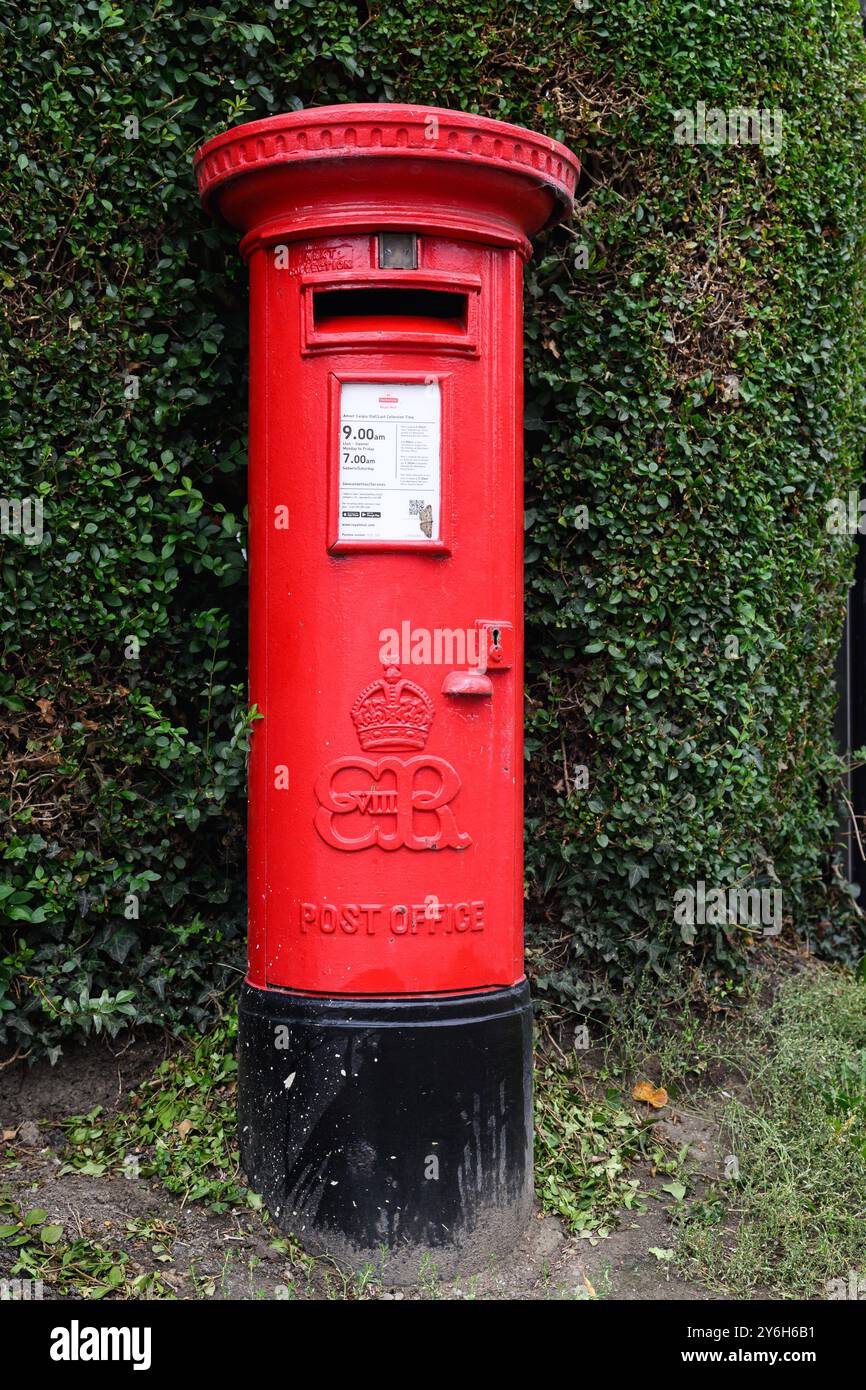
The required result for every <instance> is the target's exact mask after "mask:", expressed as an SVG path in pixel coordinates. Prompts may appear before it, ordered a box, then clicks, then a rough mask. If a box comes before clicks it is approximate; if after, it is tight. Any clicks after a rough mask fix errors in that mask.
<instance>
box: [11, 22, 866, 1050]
mask: <svg viewBox="0 0 866 1390" xmlns="http://www.w3.org/2000/svg"><path fill="white" fill-rule="evenodd" d="M0 39H2V48H3V70H4V72H5V74H6V80H5V82H4V83H3V85H2V88H0V112H2V115H0V120H2V129H3V133H4V152H5V155H6V163H5V167H4V170H3V173H2V175H0V178H2V200H0V218H2V223H3V230H2V232H0V240H2V245H3V260H2V265H3V268H2V271H0V278H2V282H3V288H4V301H5V304H6V315H5V330H4V341H3V357H4V361H3V373H2V382H0V393H2V399H3V407H4V408H3V418H2V438H3V456H2V477H0V496H2V497H5V498H19V499H20V498H25V497H30V498H37V497H38V498H41V499H42V500H43V505H44V536H43V538H42V541H41V543H40V544H39V545H34V544H30V543H28V540H27V538H26V537H23V536H20V535H18V536H15V535H9V536H4V537H2V538H0V544H2V547H3V550H2V595H3V605H2V613H0V628H2V642H3V652H4V659H3V666H2V675H0V720H2V729H3V739H4V742H3V767H4V775H3V780H2V786H0V796H2V811H3V815H4V820H5V830H4V839H3V849H2V853H3V855H4V868H5V874H4V876H3V878H4V885H3V886H2V887H0V898H2V902H0V911H2V912H3V913H4V915H5V920H4V921H3V924H2V937H0V1042H5V1043H6V1045H7V1046H8V1047H10V1048H11V1049H12V1050H13V1051H14V1050H16V1049H17V1050H19V1051H20V1053H21V1054H29V1055H30V1056H31V1057H35V1056H37V1055H39V1054H40V1053H42V1052H44V1051H45V1050H46V1049H47V1050H49V1051H50V1052H51V1053H52V1055H56V1050H57V1048H58V1047H59V1046H60V1045H61V1044H62V1041H63V1039H64V1038H66V1037H69V1036H72V1035H76V1034H80V1033H81V1032H82V1031H88V1030H91V1029H92V1028H94V1027H100V1028H101V1027H108V1028H110V1029H112V1030H113V1029H116V1028H118V1027H121V1026H124V1025H125V1024H126V1023H128V1022H129V1021H131V1020H133V1019H138V1020H142V1021H154V1020H160V1021H168V1022H170V1023H171V1022H174V1021H180V1020H189V1019H190V1018H191V1019H193V1020H196V1021H202V1020H204V1019H205V1018H206V1017H208V1016H209V1015H211V1014H212V1013H213V1012H214V1010H215V1009H216V1008H217V1007H218V1006H219V1000H220V996H221V995H222V994H223V993H224V992H225V990H226V988H227V986H230V985H231V984H232V983H233V982H234V981H235V980H236V979H237V975H236V973H235V972H236V969H237V966H238V964H239V947H240V944H241V941H242V937H243V911H244V908H243V898H244V893H243V882H244V870H243V850H244V819H243V794H244V762H245V749H246V746H247V738H248V732H249V729H248V723H247V718H246V693H245V671H244V647H245V639H244V631H245V620H246V619H245V609H244V605H245V580H244V570H245V564H244V552H243V546H244V520H243V516H244V512H243V509H244V496H245V476H244V470H245V425H246V399H245V370H246V352H247V339H246V300H245V284H244V271H243V268H242V266H241V264H240V263H239V260H238V257H237V255H236V249H235V238H234V236H233V235H232V234H230V233H228V232H224V231H221V230H219V229H216V228H214V227H213V226H211V225H209V224H208V223H207V222H206V221H205V219H204V218H203V216H202V215H201V213H200V211H199V208H198V203H197V197H196V193H195V188H194V183H193V178H192V172H191V157H192V153H193V151H194V149H195V148H196V147H197V146H198V145H199V144H200V143H201V142H202V141H203V140H204V139H205V138H207V137H208V136H210V135H212V134H214V133H216V132H217V131H218V130H219V129H221V128H223V127H224V126H225V125H226V124H233V123H235V122H237V121H240V120H247V119H254V118H257V117H260V116H264V115H267V114H271V113H273V112H277V111H280V110H285V109H287V108H293V107H300V106H302V105H315V104H319V105H321V104H327V103H332V102H337V101H356V100H371V99H372V100H385V101H391V100H396V101H399V100H412V101H418V102H429V103H431V104H437V105H448V106H454V107H462V108H465V109H467V110H473V111H481V112H485V113H487V114H489V115H493V116H499V117H502V118H505V119H508V120H512V121H516V122H518V123H525V124H527V125H530V126H532V127H534V128H536V129H542V130H545V131H547V132H548V133H550V134H552V135H555V136H559V137H560V138H563V139H565V140H566V141H567V142H568V143H570V144H571V145H572V146H573V147H574V148H575V149H576V150H577V151H578V152H579V153H580V155H581V156H582V158H583V160H584V161H585V176H584V180H583V184H582V186H581V200H580V205H579V210H578V214H577V216H576V218H575V220H574V222H573V224H572V227H571V229H570V230H569V229H562V230H559V231H556V232H554V233H552V234H551V235H550V236H549V237H548V238H547V240H545V241H543V242H542V243H541V244H540V245H539V247H538V254H537V257H536V260H535V262H534V264H533V266H532V268H531V269H530V271H529V273H528V277H527V286H526V294H527V311H528V317H527V364H526V365H527V455H526V460H527V461H526V473H527V503H528V515H527V582H528V597H527V619H528V638H529V667H528V681H529V688H528V729H527V734H528V742H527V756H528V769H527V770H528V779H529V780H528V804H527V810H528V825H529V832H530V833H529V836H528V864H527V874H528V888H527V891H528V910H529V921H530V928H531V931H530V961H531V964H532V968H533V971H534V974H535V977H536V982H537V985H538V987H539V988H540V990H541V991H542V993H543V994H544V995H545V996H546V997H548V998H550V999H553V1000H565V1001H571V1002H572V1003H576V1004H578V1005H580V1004H584V1003H586V1002H587V1001H588V1000H590V999H591V998H596V999H598V998H601V997H603V995H604V991H605V989H606V988H607V984H608V983H609V982H611V981H613V982H621V981H623V980H625V981H629V980H631V979H633V978H634V976H635V974H636V972H637V971H638V970H639V969H642V968H643V967H645V966H646V965H647V963H649V964H651V965H653V966H655V967H656V968H662V966H663V965H665V963H670V961H671V959H674V960H676V959H679V960H681V961H682V962H685V963H686V964H688V965H690V964H692V963H694V964H696V965H697V964H700V965H702V966H703V967H704V968H705V969H706V970H707V971H709V972H710V973H711V974H715V976H716V977H717V978H722V979H725V978H734V977H736V975H737V974H738V972H740V971H741V970H742V969H743V968H745V966H746V965H747V962H748V952H749V938H748V937H747V936H746V934H745V933H743V931H742V930H738V929H737V928H733V927H731V928H727V929H723V928H719V927H707V926H698V927H697V928H696V929H695V930H694V931H692V930H689V929H682V928H680V927H678V926H677V925H676V924H675V922H674V920H673V914H672V903H671V899H672V894H673V893H674V892H675V891H676V889H677V888H680V887H683V886H687V885H689V884H693V883H694V882H695V880H697V879H699V878H703V879H704V880H705V881H706V882H707V883H710V884H727V883H738V884H743V885H746V886H749V885H756V884H757V885H760V884H773V885H776V884H777V885H779V886H781V888H782V889H783V893H784V903H785V909H786V913H787V915H788V917H789V918H790V919H791V921H792V923H793V926H794V928H795V929H797V930H800V931H803V932H808V933H810V935H811V936H812V938H813V939H814V940H817V941H818V942H819V943H823V945H824V947H825V948H826V949H829V950H833V951H836V952H841V953H848V954H855V953H857V952H858V951H859V950H860V949H861V936H860V929H859V926H858V925H857V917H856V914H855V913H854V912H853V911H852V906H851V899H850V896H849V894H848V893H847V891H846V889H845V885H844V883H842V881H841V879H840V877H839V874H838V871H836V870H834V868H833V864H832V855H831V850H832V842H833V835H834V819H835V805H834V798H835V794H836V787H837V784H838V779H839V770H840V768H839V761H838V758H837V757H836V754H835V751H834V748H833V743H832V729H831V721H832V711H833V700H834V694H833V686H832V664H833V656H834V652H835V648H836V645H837V642H838V638H839V632H840V626H841V621H842V613H843V608H844V595H845V589H846V584H847V582H848V578H849V572H850V570H851V563H852V546H851V543H850V540H849V539H848V538H845V537H843V538H841V539H840V538H837V537H832V536H829V535H828V533H827V529H826V519H827V512H826V502H827V500H828V499H830V498H832V497H843V498H847V495H848V490H849V488H850V487H852V486H854V487H856V486H858V485H859V477H860V468H861V457H862V448H863V433H864V425H866V410H864V405H866V402H864V389H863V382H864V366H866V342H864V324H866V313H864V304H863V287H864V283H866V277H864V227H866V180H864V162H863V153H862V152H863V149H864V148H866V119H864V104H863V102H864V93H863V78H864V61H863V56H864V49H863V38H862V32H861V27H860V20H859V15H858V12H857V6H856V4H855V3H854V0H841V3H835V4H834V3H830V0H775V2H773V3H762V4H760V5H753V6H726V4H725V0H715V3H711V2H710V0H698V2H697V3H687V0H644V2H643V3H640V2H639V0H605V3H604V4H601V3H598V4H596V3H593V2H592V0H581V3H580V4H577V5H576V4H574V3H571V0H512V3H511V4H510V5H508V6H504V5H502V4H500V3H497V2H496V0H476V2H475V3H473V4H471V5H469V4H462V3H454V2H453V0H444V2H441V3H440V2H436V0H429V3H427V4H425V5H424V6H422V7H418V6H417V5H412V4H406V3H403V4H394V3H385V2H384V0H383V3H379V4H377V3H371V4H370V5H369V6H368V5H366V4H351V3H348V2H347V0H297V3H296V2H295V0H284V3H282V4H280V5H257V4H250V5H229V4H222V5H200V4H199V5H196V4H193V3H190V2H189V0H174V3H172V2H171V0H147V3H141V2H140V0H121V2H119V3H117V4H114V3H110V2H109V0H105V3H101V4H100V3H99V0H87V2H86V3H74V2H73V0H27V3H24V0H18V2H17V3H12V4H9V3H7V5H6V7H5V9H4V11H3V15H2V18H0ZM699 101H703V102H705V103H706V104H707V106H708V107H721V108H730V107H732V106H758V107H762V108H768V109H772V110H774V111H781V112H782V114H783V123H784V124H783V131H784V139H783V143H782V148H781V150H780V151H779V152H778V153H775V154H774V153H771V152H770V150H768V149H765V148H758V147H754V146H742V145H740V146H737V145H708V144H703V145H683V144H677V143H675V142H674V139H673V132H674V128H675V117H674V112H675V111H676V110H677V109H680V108H694V107H695V106H696V103H697V102H699ZM582 508H586V512H583V511H582V510H581V509H582ZM731 639H736V641H735V642H734V641H732V640H731ZM581 767H585V768H586V770H587V772H586V777H584V776H583V775H582V774H581V772H580V768H581ZM586 778H588V786H584V785H583V783H584V781H585V780H586ZM136 914H137V915H136Z"/></svg>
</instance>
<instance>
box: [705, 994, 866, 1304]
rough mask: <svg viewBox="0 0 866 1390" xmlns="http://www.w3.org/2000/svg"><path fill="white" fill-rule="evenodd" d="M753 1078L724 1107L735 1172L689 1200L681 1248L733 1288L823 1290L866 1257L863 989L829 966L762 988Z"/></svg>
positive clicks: (742, 1293) (742, 1061)
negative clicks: (773, 991) (771, 989)
mask: <svg viewBox="0 0 866 1390" xmlns="http://www.w3.org/2000/svg"><path fill="white" fill-rule="evenodd" d="M736 1050H737V1054H738V1057H737V1059H738V1063H739V1066H740V1067H741V1069H742V1071H743V1073H744V1075H745V1076H746V1077H747V1084H746V1087H745V1088H744V1089H743V1090H742V1092H741V1093H740V1094H737V1095H735V1096H733V1097H732V1098H731V1099H729V1100H728V1101H727V1104H726V1105H725V1106H724V1108H723V1110H722V1111H721V1115H720V1119H721V1125H722V1130H723V1133H724V1135H725V1138H726V1143H727V1145H728V1149H729V1153H730V1155H731V1156H732V1157H733V1159H734V1160H735V1164H734V1165H731V1164H730V1160H729V1166H730V1167H732V1168H733V1173H734V1175H733V1176H731V1178H729V1179H728V1180H727V1181H723V1182H719V1183H717V1184H715V1186H714V1187H713V1188H712V1189H711V1190H710V1192H709V1193H708V1194H707V1195H706V1197H704V1198H702V1199H701V1201H699V1202H696V1203H693V1204H691V1206H689V1207H688V1208H686V1209H685V1212H684V1216H683V1219H682V1228H681V1241H680V1258H681V1260H682V1261H685V1262H686V1263H687V1265H688V1266H689V1267H690V1268H691V1269H692V1271H696V1272H697V1273H698V1274H699V1275H700V1277H701V1278H703V1279H704V1280H705V1281H706V1282H707V1283H708V1284H709V1285H710V1286H711V1287H713V1288H715V1289H716V1290H718V1291H720V1292H724V1293H726V1294H728V1295H729V1296H731V1297H734V1298H749V1297H756V1296H761V1295H762V1294H768V1295H771V1296H773V1297H776V1298H810V1297H816V1296H817V1297H823V1296H826V1291H827V1288H828V1286H829V1284H830V1281H831V1280H836V1279H847V1276H848V1272H849V1271H850V1270H852V1269H853V1270H858V1271H863V1270H864V1269H866V989H864V985H863V982H862V981H861V980H860V979H858V978H857V977H856V976H854V975H853V974H851V973H846V972H842V971H837V970H828V969H822V968H816V969H810V970H808V971H803V972H801V973H799V974H798V975H796V976H795V977H794V978H792V979H789V980H788V981H786V982H785V983H784V984H783V985H782V986H781V988H780V989H779V991H778V994H777V996H776V998H775V1001H774V1002H773V1003H772V1005H771V1006H770V1007H769V1009H767V1007H766V1005H765V1004H764V1003H762V1001H761V999H760V998H759V997H758V995H757V994H756V996H755V998H754V1001H753V1003H752V1005H751V1007H750V1009H749V1010H748V1012H747V1014H746V1016H745V1018H744V1019H743V1023H742V1026H741V1028H740V1029H739V1030H738V1035H737V1039H736Z"/></svg>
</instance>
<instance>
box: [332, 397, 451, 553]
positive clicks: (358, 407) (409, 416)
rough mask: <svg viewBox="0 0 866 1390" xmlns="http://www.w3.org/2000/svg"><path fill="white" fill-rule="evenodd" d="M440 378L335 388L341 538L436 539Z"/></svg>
mask: <svg viewBox="0 0 866 1390" xmlns="http://www.w3.org/2000/svg"><path fill="white" fill-rule="evenodd" d="M440 437H441V400H440V392H439V383H438V381H433V382H430V383H426V382H425V383H420V382H419V383H417V384H415V383H412V384H407V383H405V382H398V383H394V384H385V385H383V384H382V383H380V382H372V381H344V382H343V383H342V387H341V390H340V440H339V449H340V526H339V539H340V540H377V541H424V540H438V539H439V524H440V493H441V479H440V474H441V469H440V461H439V460H440Z"/></svg>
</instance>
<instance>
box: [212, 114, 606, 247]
mask: <svg viewBox="0 0 866 1390" xmlns="http://www.w3.org/2000/svg"><path fill="white" fill-rule="evenodd" d="M195 171H196V178H197V181H198V188H199V194H200V196H201V200H202V202H203V204H204V206H205V208H206V209H207V210H208V211H209V212H210V213H211V214H212V215H213V216H216V217H219V218H221V219H222V220H224V221H226V222H228V223H230V224H231V225H232V226H234V227H238V228H239V229H241V230H242V231H243V232H244V233H246V235H245V237H244V243H243V244H242V249H243V250H244V251H245V253H246V254H249V252H250V251H251V250H253V249H255V247H256V246H257V245H261V244H263V243H265V242H269V241H273V240H276V239H279V238H281V237H289V238H300V237H305V236H316V235H326V234H328V233H330V232H343V233H345V232H350V231H356V232H357V231H362V230H375V229H379V230H390V229H406V230H408V229H412V230H416V231H420V232H428V233H430V232H433V233H436V232H438V233H440V234H443V235H445V234H448V232H449V231H450V233H451V234H452V235H463V236H467V237H469V238H470V239H472V240H479V241H490V242H492V243H494V244H502V245H509V244H510V245H512V246H515V247H517V248H518V249H520V250H521V251H522V252H523V253H524V254H527V253H528V250H529V245H528V241H527V238H528V237H529V236H532V235H533V234H534V233H535V232H538V231H540V230H541V228H542V227H544V226H548V225H550V224H551V223H553V222H556V221H557V220H558V219H559V218H560V217H562V216H565V215H567V214H568V213H569V212H570V211H571V209H572V206H573V202H574V191H575V187H576V184H577V178H578V174H579V172H580V164H579V161H578V159H577V157H576V156H575V155H573V154H572V153H571V151H570V150H568V149H566V147H565V146H564V145H561V144H560V143H559V142H558V141H556V140H552V139H550V138H549V137H548V136H546V135H538V134H535V133H534V132H532V131H528V130H524V129H522V128H521V127H520V126H515V125H508V124H506V123H505V122H504V121H496V120H492V119H491V118H490V117H487V116H475V115H471V114H469V113H467V112H463V111H450V110H447V109H445V108H440V107H433V106H397V105H389V104H385V103H382V104H370V105H351V104H346V105H342V106H319V107H310V108H308V109H306V110H302V111H293V112H290V113H288V114H286V115H280V116H270V117H268V118H267V119H266V120H262V121H251V122H249V123H248V124H246V125H240V126H236V127H235V128H234V129H233V130H229V131H226V132H225V133H224V134H222V135H217V136H215V137H214V138H213V139H212V140H209V141H208V142H207V144H205V145H203V146H202V148H201V149H200V150H199V151H198V153H197V154H196V156H195Z"/></svg>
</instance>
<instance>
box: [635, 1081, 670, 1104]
mask: <svg viewBox="0 0 866 1390" xmlns="http://www.w3.org/2000/svg"><path fill="white" fill-rule="evenodd" d="M631 1098H632V1100H644V1101H646V1103H647V1105H651V1106H652V1108H653V1110H661V1109H662V1107H663V1106H665V1105H667V1103H668V1093H667V1091H666V1090H665V1088H664V1087H663V1086H659V1087H658V1088H656V1087H655V1086H654V1085H653V1084H652V1082H651V1081H639V1082H638V1083H637V1085H636V1086H635V1088H634V1090H633V1091H632V1093H631Z"/></svg>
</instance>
